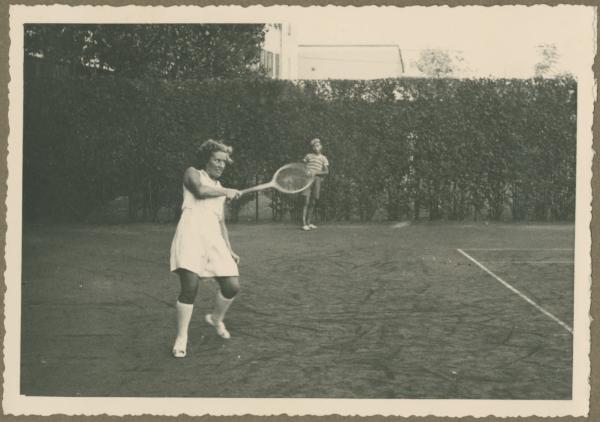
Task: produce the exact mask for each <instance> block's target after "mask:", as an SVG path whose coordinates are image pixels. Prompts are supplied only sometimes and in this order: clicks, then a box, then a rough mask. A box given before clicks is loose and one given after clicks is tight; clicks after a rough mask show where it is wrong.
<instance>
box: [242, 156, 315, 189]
mask: <svg viewBox="0 0 600 422" xmlns="http://www.w3.org/2000/svg"><path fill="white" fill-rule="evenodd" d="M314 180H315V176H314V174H312V173H310V172H309V171H308V169H307V168H306V165H305V164H302V163H291V164H286V165H285V166H283V167H281V168H280V169H279V170H277V171H276V172H275V174H274V175H273V179H272V180H271V181H270V182H268V183H263V184H260V185H257V186H254V187H251V188H248V189H244V190H241V191H240V193H241V194H242V195H244V194H246V193H250V192H257V191H260V190H264V189H270V188H274V189H277V190H278V191H279V192H283V193H299V192H302V191H303V190H304V189H306V188H308V187H309V186H310V185H311V184H312V183H313V182H314Z"/></svg>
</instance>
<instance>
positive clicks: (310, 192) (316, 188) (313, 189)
mask: <svg viewBox="0 0 600 422" xmlns="http://www.w3.org/2000/svg"><path fill="white" fill-rule="evenodd" d="M300 193H301V194H302V195H304V196H306V197H307V198H310V197H311V196H312V197H313V198H314V199H319V197H320V196H321V178H320V177H319V176H317V177H315V181H314V182H313V184H312V185H310V186H309V187H307V188H306V189H304V190H303V191H302V192H300Z"/></svg>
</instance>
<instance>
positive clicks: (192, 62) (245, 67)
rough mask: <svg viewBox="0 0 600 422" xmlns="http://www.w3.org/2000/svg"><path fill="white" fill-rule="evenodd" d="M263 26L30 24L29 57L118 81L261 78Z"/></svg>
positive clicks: (26, 31)
mask: <svg viewBox="0 0 600 422" xmlns="http://www.w3.org/2000/svg"><path fill="white" fill-rule="evenodd" d="M264 35H265V26H264V25H262V24H198V25H190V24H143V25H142V24H137V25H122V24H102V25H89V24H71V25H62V24H28V25H26V27H25V53H26V54H27V55H28V56H34V57H42V58H44V59H45V60H47V61H52V62H55V63H62V64H67V65H72V66H76V65H78V66H85V67H88V68H97V69H102V70H104V71H107V72H112V73H114V74H116V75H118V76H120V77H129V78H146V77H153V78H165V79H186V78H194V79H209V78H212V79H214V78H235V77H242V76H252V75H255V74H256V73H257V69H258V62H259V59H260V51H261V44H262V42H263V40H264Z"/></svg>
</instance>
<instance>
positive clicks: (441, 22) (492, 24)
mask: <svg viewBox="0 0 600 422" xmlns="http://www.w3.org/2000/svg"><path fill="white" fill-rule="evenodd" d="M310 9H311V8H307V9H306V10H305V11H304V13H299V14H298V15H297V16H296V20H295V21H294V20H293V21H291V23H292V25H293V27H295V28H296V30H297V32H296V40H297V42H298V44H338V43H340V44H369V43H384V44H398V45H399V46H400V48H401V49H402V51H403V52H404V54H405V60H406V61H411V60H414V59H416V58H417V57H418V54H419V52H420V51H421V50H423V49H428V48H439V49H445V50H450V51H453V52H459V53H460V54H462V56H463V57H464V58H465V61H466V63H467V65H468V67H469V68H470V72H469V73H471V74H472V75H475V76H498V77H530V76H532V75H533V67H534V65H535V63H536V62H538V61H539V57H540V56H539V53H538V52H537V49H536V46H538V45H540V44H554V45H555V46H556V47H557V50H558V52H559V54H560V60H559V63H558V64H557V69H558V70H560V71H566V72H569V73H572V74H576V73H577V70H578V68H579V67H581V65H582V61H583V60H584V57H588V56H590V51H589V43H586V42H582V38H583V37H587V38H590V35H593V32H591V31H590V23H593V22H591V21H590V8H589V7H584V6H554V7H551V6H532V7H526V6H501V7H500V6H495V7H483V6H467V7H454V8H450V7H447V6H446V7H406V8H397V7H392V8H377V7H373V8H368V9H364V8H348V7H346V8H343V9H342V8H329V9H323V10H321V11H320V13H307V11H308V10H310ZM592 57H593V56H592Z"/></svg>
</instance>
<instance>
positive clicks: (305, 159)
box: [302, 154, 310, 163]
mask: <svg viewBox="0 0 600 422" xmlns="http://www.w3.org/2000/svg"><path fill="white" fill-rule="evenodd" d="M309 155H310V154H306V155H305V156H304V159H303V160H302V161H304V162H305V163H308V161H309V159H308V157H309Z"/></svg>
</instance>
